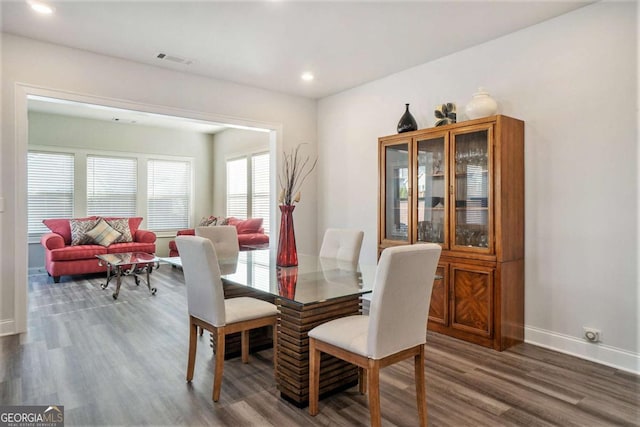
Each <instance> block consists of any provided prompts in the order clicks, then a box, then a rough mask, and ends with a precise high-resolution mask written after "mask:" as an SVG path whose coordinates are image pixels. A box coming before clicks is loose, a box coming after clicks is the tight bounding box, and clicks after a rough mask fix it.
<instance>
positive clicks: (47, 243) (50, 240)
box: [40, 233, 64, 251]
mask: <svg viewBox="0 0 640 427" xmlns="http://www.w3.org/2000/svg"><path fill="white" fill-rule="evenodd" d="M40 243H41V244H42V246H44V247H45V248H46V249H47V250H49V251H50V250H53V249H60V248H64V238H63V237H62V236H61V235H59V234H57V233H47V234H43V235H42V237H40Z"/></svg>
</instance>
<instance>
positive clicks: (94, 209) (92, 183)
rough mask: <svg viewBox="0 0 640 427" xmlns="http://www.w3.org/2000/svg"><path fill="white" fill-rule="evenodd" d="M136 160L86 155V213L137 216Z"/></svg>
mask: <svg viewBox="0 0 640 427" xmlns="http://www.w3.org/2000/svg"><path fill="white" fill-rule="evenodd" d="M137 165H138V163H137V160H136V159H132V158H124V157H103V156H87V214H88V215H99V216H118V217H120V216H121V217H131V216H136V194H137V180H138V177H137V169H138V168H137Z"/></svg>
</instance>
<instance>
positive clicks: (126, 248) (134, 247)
mask: <svg viewBox="0 0 640 427" xmlns="http://www.w3.org/2000/svg"><path fill="white" fill-rule="evenodd" d="M155 251H156V244H155V243H139V242H130V243H113V244H111V245H109V247H108V248H107V253H110V254H121V253H124V252H145V253H148V254H152V253H155Z"/></svg>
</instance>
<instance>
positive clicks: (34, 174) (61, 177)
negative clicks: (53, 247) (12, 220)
mask: <svg viewBox="0 0 640 427" xmlns="http://www.w3.org/2000/svg"><path fill="white" fill-rule="evenodd" d="M73 162H74V156H73V154H65V153H43V152H29V153H28V155H27V168H28V179H27V197H28V206H29V208H28V210H29V213H28V220H27V226H28V232H29V234H42V233H46V232H48V231H49V229H48V228H47V227H46V226H45V225H44V224H43V223H42V220H43V219H47V218H71V217H73V179H74V173H73V170H74V169H73V167H74V165H73Z"/></svg>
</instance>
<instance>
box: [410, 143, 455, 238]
mask: <svg viewBox="0 0 640 427" xmlns="http://www.w3.org/2000/svg"><path fill="white" fill-rule="evenodd" d="M446 147H447V144H446V138H445V135H442V136H435V137H433V138H430V139H425V140H419V141H418V142H417V144H416V149H417V153H416V160H417V164H418V169H417V186H416V194H415V197H416V198H417V199H416V200H417V204H418V209H417V216H418V217H417V219H416V227H415V232H416V234H415V236H414V241H416V242H433V243H439V244H441V245H443V246H445V248H446V245H445V243H446V242H447V240H448V239H447V237H448V236H447V234H448V233H447V225H448V224H447V215H446V212H447V210H446V207H447V201H448V197H447V188H448V184H447V182H448V179H447V174H446V170H447V164H448V160H449V159H448V156H447V149H446Z"/></svg>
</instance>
